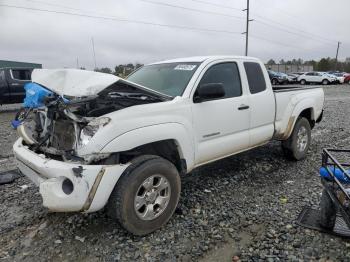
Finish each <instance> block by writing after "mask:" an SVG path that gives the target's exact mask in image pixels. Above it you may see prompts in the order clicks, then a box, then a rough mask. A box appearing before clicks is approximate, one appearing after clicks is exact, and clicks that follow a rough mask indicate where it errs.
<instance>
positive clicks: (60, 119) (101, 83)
mask: <svg viewBox="0 0 350 262" xmlns="http://www.w3.org/2000/svg"><path fill="white" fill-rule="evenodd" d="M268 79H269V75H268V73H267V71H266V69H265V66H264V64H263V63H262V62H261V61H260V60H258V59H256V58H250V57H233V56H218V57H216V56H214V57H194V58H183V59H176V60H170V61H164V62H158V63H154V64H150V65H146V66H144V67H142V68H140V69H138V70H137V71H136V72H134V73H133V74H131V75H130V76H129V77H128V78H127V79H126V80H124V79H121V78H118V77H116V76H114V75H110V74H103V73H98V72H89V71H84V70H75V69H62V70H34V71H33V74H32V81H33V83H32V84H31V89H28V91H27V92H28V95H27V96H26V103H27V105H31V104H32V107H31V108H28V109H27V111H25V113H23V114H21V117H19V118H18V119H16V121H14V123H16V126H17V130H18V133H19V135H20V138H19V139H18V140H17V141H16V142H15V144H14V146H13V151H14V155H15V159H16V163H17V166H18V168H19V170H20V171H21V172H22V173H23V174H24V175H26V176H27V177H28V178H29V179H31V180H32V181H33V182H34V183H35V184H36V185H38V186H39V187H40V194H41V196H42V198H43V205H44V206H45V207H47V208H49V209H50V210H53V211H56V212H68V211H78V212H94V211H97V210H100V209H102V208H103V207H104V206H106V208H107V211H108V212H109V214H110V215H111V216H112V217H114V218H116V219H117V220H118V221H119V222H120V224H121V225H122V226H123V227H124V228H126V229H127V230H128V231H130V232H132V233H133V234H136V235H145V234H148V233H150V232H153V231H155V230H156V229H158V228H160V227H161V226H162V225H164V224H165V223H166V222H167V221H168V220H169V219H170V217H171V216H172V214H173V213H174V211H175V208H176V206H177V203H178V200H179V196H180V191H181V181H180V174H186V173H189V172H191V171H192V170H193V169H195V168H197V167H199V166H202V165H205V164H207V163H210V162H213V161H216V160H218V159H222V158H225V157H228V156H232V155H235V154H238V153H240V152H243V151H246V150H249V149H252V148H255V147H258V146H261V145H263V144H266V143H268V142H269V141H270V140H272V139H276V140H281V141H282V148H283V151H284V152H285V154H286V156H287V157H289V158H291V159H294V160H300V159H304V158H305V157H306V155H307V154H306V153H307V151H308V149H309V147H310V143H311V130H312V128H313V127H314V126H315V124H316V123H317V122H319V121H321V118H322V112H323V101H324V93H323V89H322V88H312V89H305V88H293V89H286V88H281V89H280V90H273V88H272V86H271V84H270V81H268ZM28 111H29V112H28ZM27 116H28V118H26V117H27ZM14 123H13V124H14Z"/></svg>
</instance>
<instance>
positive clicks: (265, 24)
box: [255, 19, 335, 45]
mask: <svg viewBox="0 0 350 262" xmlns="http://www.w3.org/2000/svg"><path fill="white" fill-rule="evenodd" d="M255 21H256V22H257V23H259V24H262V25H264V26H268V27H272V28H275V29H277V30H280V31H282V32H285V33H289V34H292V35H297V36H301V37H305V38H309V39H314V40H317V41H320V40H318V39H316V38H314V37H311V36H305V35H304V34H302V33H296V32H292V31H289V30H287V29H285V28H281V27H278V26H276V25H270V24H268V23H266V22H264V21H261V20H257V19H255ZM332 42H333V43H334V42H335V41H332ZM323 43H324V44H326V45H332V44H331V43H329V42H327V43H326V42H323Z"/></svg>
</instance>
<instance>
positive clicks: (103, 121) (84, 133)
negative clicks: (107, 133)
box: [80, 117, 111, 147]
mask: <svg viewBox="0 0 350 262" xmlns="http://www.w3.org/2000/svg"><path fill="white" fill-rule="evenodd" d="M110 121H111V119H110V118H109V117H100V118H96V119H93V120H91V121H90V122H89V123H88V124H87V125H86V126H85V127H84V128H83V129H82V130H81V132H80V146H82V147H83V146H86V145H87V144H88V143H89V142H90V140H91V139H92V137H93V136H94V135H95V134H96V133H97V131H98V130H99V129H101V128H102V127H104V126H106V125H107V124H108V123H109V122H110Z"/></svg>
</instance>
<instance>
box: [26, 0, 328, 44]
mask: <svg viewBox="0 0 350 262" xmlns="http://www.w3.org/2000/svg"><path fill="white" fill-rule="evenodd" d="M26 1H29V2H37V3H43V4H46V5H52V6H57V7H62V8H68V9H72V10H80V11H81V9H77V8H72V7H68V6H63V5H58V4H51V3H47V2H43V1H39V0H26ZM138 1H141V2H146V3H150V4H156V5H162V6H167V7H172V8H179V9H184V10H188V11H193V12H199V13H206V14H211V15H218V16H225V17H230V18H235V19H244V18H243V17H238V16H232V15H228V14H223V13H219V12H212V11H205V10H200V9H195V8H188V7H183V6H178V5H173V4H167V3H161V2H158V1H152V0H138ZM191 1H193V2H198V3H203V4H207V5H211V6H216V7H220V8H225V9H233V10H239V11H241V10H240V9H238V8H234V7H230V6H227V5H221V4H214V3H210V2H207V1H203V0H191ZM255 16H256V17H260V18H262V19H263V20H266V21H271V22H272V23H274V24H278V25H281V26H282V27H283V28H281V27H278V26H276V25H271V24H269V23H266V22H264V21H261V20H256V21H257V22H258V23H260V24H263V25H265V26H269V27H272V28H275V29H277V30H280V31H283V32H284V33H289V34H293V35H297V36H301V37H306V38H310V39H314V40H317V41H321V40H320V39H323V40H325V41H329V42H333V43H334V42H335V41H334V40H329V39H327V38H324V37H320V36H317V35H316V34H313V33H309V32H307V31H303V30H300V29H295V28H294V27H291V26H287V25H284V24H282V23H279V22H277V21H274V20H272V19H269V18H265V17H264V16H261V15H255ZM286 28H291V29H292V30H294V31H297V32H292V31H290V30H287V29H286ZM300 32H301V33H300ZM305 34H306V35H305ZM311 35H314V36H316V37H317V38H320V39H316V38H315V37H312V36H311ZM324 43H325V42H324ZM325 44H329V45H331V44H330V43H325Z"/></svg>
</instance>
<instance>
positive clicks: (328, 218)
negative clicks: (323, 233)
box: [320, 189, 337, 230]
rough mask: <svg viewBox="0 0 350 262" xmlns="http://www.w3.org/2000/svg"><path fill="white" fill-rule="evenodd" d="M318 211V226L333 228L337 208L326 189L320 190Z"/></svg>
mask: <svg viewBox="0 0 350 262" xmlns="http://www.w3.org/2000/svg"><path fill="white" fill-rule="evenodd" d="M320 212H321V214H320V226H321V227H323V228H325V229H327V230H333V228H334V225H335V220H336V217H337V208H336V206H335V205H334V203H333V201H332V199H331V197H330V196H329V194H328V192H327V190H326V189H323V192H322V196H321V202H320Z"/></svg>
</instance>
